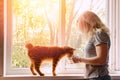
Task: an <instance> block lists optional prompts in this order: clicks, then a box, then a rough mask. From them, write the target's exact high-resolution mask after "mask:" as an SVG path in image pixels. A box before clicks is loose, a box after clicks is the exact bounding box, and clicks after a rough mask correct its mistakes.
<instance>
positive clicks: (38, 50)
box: [26, 43, 75, 76]
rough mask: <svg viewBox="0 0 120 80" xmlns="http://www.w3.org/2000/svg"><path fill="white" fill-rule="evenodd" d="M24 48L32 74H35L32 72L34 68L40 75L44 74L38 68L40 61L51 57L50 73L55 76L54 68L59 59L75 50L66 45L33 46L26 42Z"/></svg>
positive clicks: (70, 54) (69, 55)
mask: <svg viewBox="0 0 120 80" xmlns="http://www.w3.org/2000/svg"><path fill="white" fill-rule="evenodd" d="M26 48H27V49H28V56H29V58H30V60H31V66H30V70H31V72H32V74H33V75H36V73H35V72H34V69H35V70H36V71H37V72H38V74H39V75H40V76H44V74H43V73H42V72H41V71H40V70H39V68H40V66H41V63H42V61H44V60H45V59H49V58H50V59H53V64H52V74H53V76H56V73H55V69H56V66H57V64H58V62H59V61H60V59H61V58H63V57H64V56H65V55H68V57H71V56H72V55H73V52H74V50H75V49H74V48H72V47H68V46H64V47H58V46H53V47H52V46H51V47H50V46H49V47H48V46H33V45H32V44H31V43H28V44H26Z"/></svg>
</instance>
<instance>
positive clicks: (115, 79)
mask: <svg viewBox="0 0 120 80" xmlns="http://www.w3.org/2000/svg"><path fill="white" fill-rule="evenodd" d="M110 75H111V76H112V80H119V79H120V74H110ZM0 80H84V78H83V74H58V75H57V76H55V77H53V76H52V75H49V74H47V75H46V76H44V77H43V76H33V75H7V76H5V77H2V76H1V77H0Z"/></svg>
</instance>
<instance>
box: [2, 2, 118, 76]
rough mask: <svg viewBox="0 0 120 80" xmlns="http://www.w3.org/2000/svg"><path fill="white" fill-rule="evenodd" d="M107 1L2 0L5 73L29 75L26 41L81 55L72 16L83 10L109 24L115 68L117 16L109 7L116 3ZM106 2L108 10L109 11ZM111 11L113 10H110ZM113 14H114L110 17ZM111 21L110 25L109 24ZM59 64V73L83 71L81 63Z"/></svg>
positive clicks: (74, 17)
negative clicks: (69, 50) (56, 46)
mask: <svg viewBox="0 0 120 80" xmlns="http://www.w3.org/2000/svg"><path fill="white" fill-rule="evenodd" d="M113 2H114V1H113ZM111 3H112V1H109V0H6V1H5V6H6V10H5V12H6V16H7V17H6V20H5V22H6V23H7V24H6V25H5V31H4V32H5V50H4V51H5V56H4V57H5V64H4V66H5V75H21V74H22V75H23V74H25V75H26V74H28V75H29V74H31V72H30V71H29V64H30V63H29V59H28V57H27V50H26V48H25V43H26V42H31V43H32V44H34V45H51V46H54V45H58V46H64V45H68V46H72V47H74V48H76V51H75V55H77V56H80V57H82V56H83V53H82V50H83V45H84V42H83V41H82V38H81V36H80V34H79V31H78V29H77V27H76V19H77V17H78V16H79V14H80V13H82V12H83V11H85V10H92V11H94V12H95V13H96V14H98V16H99V17H100V18H101V19H102V21H104V23H105V24H106V25H109V27H110V29H111V32H112V35H111V38H112V44H113V43H115V45H112V49H111V53H110V55H111V58H110V65H111V66H110V70H111V72H112V71H116V70H117V71H119V70H120V63H119V61H120V59H119V57H118V56H119V55H120V54H119V49H117V48H116V47H119V37H118V34H119V31H118V30H119V27H118V26H119V18H118V17H117V16H118V13H119V11H117V10H115V9H114V7H112V6H115V4H116V3H115V2H114V4H111ZM110 4H111V5H112V6H111V5H110ZM106 5H107V8H109V7H110V8H111V9H112V10H111V11H109V9H107V8H106ZM117 7H118V5H117V6H116V8H117ZM114 10H115V12H112V11H114ZM108 12H111V14H109V13H108ZM107 14H109V15H107ZM114 14H116V17H115V18H113V17H111V16H112V15H114ZM112 19H113V20H112ZM109 20H110V21H109ZM111 21H112V24H111V23H109V22H111ZM115 21H116V22H115ZM117 21H118V22H117ZM114 23H116V25H115V24H114ZM113 26H116V28H113ZM117 28H118V29H117ZM116 31H117V32H116ZM115 32H116V33H115ZM114 36H115V38H113V37H114ZM112 53H115V55H114V54H112ZM112 60H114V61H112ZM50 66H51V63H44V64H43V65H42V67H43V68H46V67H47V68H48V67H50ZM59 66H60V67H61V66H62V69H61V73H83V71H82V70H83V64H81V63H80V64H70V63H69V60H67V59H64V60H62V65H61V64H60V65H59ZM43 70H44V69H43ZM47 72H48V71H47Z"/></svg>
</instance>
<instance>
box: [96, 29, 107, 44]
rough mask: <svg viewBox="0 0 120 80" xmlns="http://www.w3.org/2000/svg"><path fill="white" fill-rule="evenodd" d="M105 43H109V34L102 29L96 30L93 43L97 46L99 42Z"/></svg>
mask: <svg viewBox="0 0 120 80" xmlns="http://www.w3.org/2000/svg"><path fill="white" fill-rule="evenodd" d="M107 43H109V35H108V34H107V33H105V32H104V31H99V32H97V33H96V35H95V37H94V45H95V46H97V45H99V44H107Z"/></svg>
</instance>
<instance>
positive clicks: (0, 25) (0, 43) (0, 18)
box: [0, 0, 4, 76]
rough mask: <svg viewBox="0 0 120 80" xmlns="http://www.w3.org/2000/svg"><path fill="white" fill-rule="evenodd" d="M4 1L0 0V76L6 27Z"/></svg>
mask: <svg viewBox="0 0 120 80" xmlns="http://www.w3.org/2000/svg"><path fill="white" fill-rule="evenodd" d="M3 3H4V1H3V0H0V76H1V75H2V74H3V66H1V65H2V64H3V61H2V60H3V37H4V36H3V26H4V24H3V23H4V19H3V17H4V13H3V12H4V10H3V8H4V7H3V6H4V4H3Z"/></svg>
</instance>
